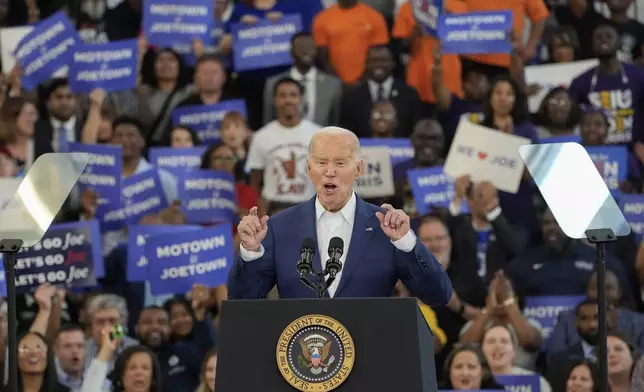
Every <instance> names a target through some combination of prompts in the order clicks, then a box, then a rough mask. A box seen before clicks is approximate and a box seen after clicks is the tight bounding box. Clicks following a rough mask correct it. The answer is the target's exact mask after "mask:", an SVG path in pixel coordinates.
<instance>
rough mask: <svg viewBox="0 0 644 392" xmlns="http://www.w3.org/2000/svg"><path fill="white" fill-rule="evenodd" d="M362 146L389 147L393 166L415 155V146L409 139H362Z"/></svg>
mask: <svg viewBox="0 0 644 392" xmlns="http://www.w3.org/2000/svg"><path fill="white" fill-rule="evenodd" d="M360 147H387V148H388V149H389V155H390V156H391V166H392V167H393V166H394V165H396V164H398V163H400V162H404V161H407V160H409V159H412V158H413V157H414V148H413V147H412V146H411V141H410V140H409V139H403V138H392V139H374V138H364V139H360Z"/></svg>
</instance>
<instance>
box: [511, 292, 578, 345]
mask: <svg viewBox="0 0 644 392" xmlns="http://www.w3.org/2000/svg"><path fill="white" fill-rule="evenodd" d="M583 300H584V297H583V296H577V295H561V296H537V297H526V298H525V306H524V308H523V315H524V316H525V317H526V318H527V319H529V320H531V321H532V322H534V323H535V324H537V325H539V331H540V332H541V336H543V338H544V340H545V339H547V338H548V337H549V336H550V334H551V333H552V329H553V328H554V327H555V324H556V323H557V316H558V315H559V313H561V312H565V311H567V310H570V309H572V308H574V307H575V306H577V305H578V304H579V303H580V302H581V301H583Z"/></svg>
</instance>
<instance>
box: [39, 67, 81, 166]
mask: <svg viewBox="0 0 644 392" xmlns="http://www.w3.org/2000/svg"><path fill="white" fill-rule="evenodd" d="M44 98H45V102H46V107H47V114H48V116H41V117H40V119H38V122H36V129H35V132H34V145H35V146H36V150H35V151H34V154H35V156H34V159H37V158H38V157H39V156H41V155H42V154H45V153H47V152H51V150H53V151H55V152H69V143H72V142H77V141H81V130H82V129H83V123H82V122H81V120H80V119H79V118H77V117H76V110H77V109H78V102H77V100H76V96H75V95H74V93H72V91H71V90H70V88H69V81H68V80H67V79H64V78H58V79H54V80H52V81H51V83H50V84H49V85H48V86H47V88H46V91H45V97H44ZM45 146H46V147H48V148H47V149H40V147H45ZM49 147H50V149H49Z"/></svg>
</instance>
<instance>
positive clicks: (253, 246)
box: [237, 207, 268, 252]
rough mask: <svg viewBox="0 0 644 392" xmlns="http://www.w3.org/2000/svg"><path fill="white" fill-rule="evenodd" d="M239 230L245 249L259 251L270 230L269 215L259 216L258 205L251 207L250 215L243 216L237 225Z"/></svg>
mask: <svg viewBox="0 0 644 392" xmlns="http://www.w3.org/2000/svg"><path fill="white" fill-rule="evenodd" d="M237 232H238V233H239V238H240V240H241V244H242V246H243V247H244V249H246V250H249V251H251V252H257V251H259V250H260V249H261V243H262V241H263V240H264V238H265V237H266V233H267V232H268V215H264V216H263V217H261V218H259V217H258V216H257V207H253V208H251V209H250V212H249V213H248V215H246V216H245V217H243V218H242V220H241V221H240V222H239V224H238V225H237Z"/></svg>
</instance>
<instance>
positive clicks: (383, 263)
mask: <svg viewBox="0 0 644 392" xmlns="http://www.w3.org/2000/svg"><path fill="white" fill-rule="evenodd" d="M316 197H317V196H315V197H313V198H312V199H311V200H309V201H307V202H305V203H302V204H299V205H297V206H295V207H291V208H289V209H286V210H284V211H281V212H279V213H278V214H276V215H274V216H272V217H271V218H270V219H269V220H268V233H267V234H266V238H264V241H263V242H262V245H263V246H264V250H265V253H264V255H263V256H262V257H261V258H259V259H257V260H253V261H250V262H245V261H243V260H242V259H241V257H239V256H238V257H237V260H236V261H235V264H234V265H233V267H232V268H231V269H230V273H229V275H228V298H230V299H254V298H266V295H267V294H268V292H269V291H270V290H271V289H272V288H273V286H274V285H275V284H277V287H278V291H279V296H280V298H315V297H316V293H315V292H314V291H313V290H311V289H310V288H308V287H307V286H305V285H304V284H303V283H302V282H301V281H300V276H299V274H298V272H297V270H296V268H295V266H296V264H297V262H298V260H299V258H300V245H301V243H302V240H303V239H304V238H307V237H308V238H313V239H317V229H316V222H315V198H316ZM377 211H382V209H381V208H380V207H378V206H376V205H373V204H369V203H367V202H365V201H364V200H362V199H361V198H360V197H357V200H356V213H355V220H354V224H353V233H352V235H351V243H350V244H349V250H348V254H347V257H346V260H347V261H346V262H345V263H344V266H343V271H342V276H341V280H340V283H339V286H338V289H337V291H336V293H335V297H389V296H391V294H392V292H393V289H394V286H395V285H396V282H397V281H398V279H400V280H401V281H402V282H403V283H404V284H405V286H406V287H407V288H408V289H409V290H410V291H411V293H412V294H413V295H415V296H417V297H418V298H420V299H421V300H422V301H423V302H425V303H426V304H429V305H435V306H440V305H446V304H447V302H449V300H450V298H451V296H452V284H451V282H450V280H449V277H448V276H447V273H446V272H445V270H444V269H443V267H442V266H441V265H440V263H439V262H438V261H437V260H436V259H435V258H434V256H432V255H431V253H429V251H428V250H427V248H426V247H425V246H424V245H423V244H422V243H421V242H420V241H419V240H418V239H417V240H416V247H415V248H414V249H413V250H412V251H411V252H403V251H400V250H398V249H397V248H396V247H395V246H394V245H393V244H392V243H391V241H390V240H389V238H388V237H387V236H386V235H385V233H384V232H383V231H382V229H381V228H380V222H379V221H378V218H377V217H376V212H377ZM325 256H326V255H325ZM313 265H314V267H315V268H316V269H317V270H321V262H320V255H319V254H318V252H317V249H316V254H315V258H314V259H313ZM326 296H328V294H327V295H326Z"/></svg>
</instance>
